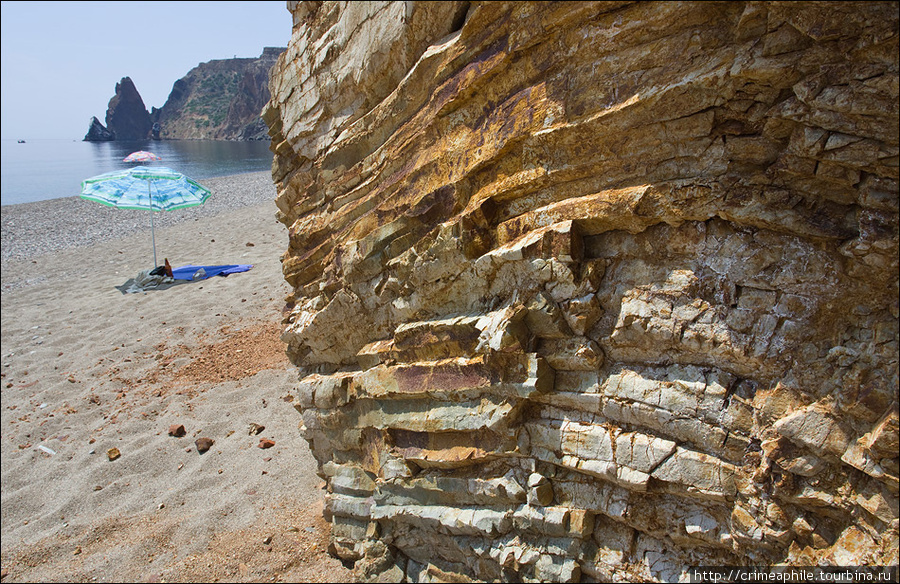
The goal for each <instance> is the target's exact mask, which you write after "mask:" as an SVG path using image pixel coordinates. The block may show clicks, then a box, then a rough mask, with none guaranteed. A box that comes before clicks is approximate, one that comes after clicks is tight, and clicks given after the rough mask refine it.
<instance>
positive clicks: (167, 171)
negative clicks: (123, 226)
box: [81, 166, 212, 211]
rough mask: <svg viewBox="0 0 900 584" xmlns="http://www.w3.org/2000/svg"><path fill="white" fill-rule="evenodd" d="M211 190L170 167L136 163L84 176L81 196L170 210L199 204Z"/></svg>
mask: <svg viewBox="0 0 900 584" xmlns="http://www.w3.org/2000/svg"><path fill="white" fill-rule="evenodd" d="M211 194H212V193H211V192H210V190H209V189H208V188H206V187H205V186H203V185H201V184H200V183H198V182H197V181H195V180H193V179H190V178H188V177H186V176H184V175H183V174H181V173H179V172H175V171H174V170H172V169H171V168H165V167H162V166H137V167H135V168H130V169H128V170H116V171H113V172H107V173H106V174H101V175H98V176H94V177H91V178H89V179H85V180H84V181H82V183H81V198H82V199H87V200H89V201H95V202H97V203H102V204H103V205H109V206H110V207H116V208H117V209H143V210H150V209H152V210H154V211H173V210H175V209H184V208H185V207H195V206H197V205H202V204H203V203H205V202H206V199H208V198H209V196H210V195H211Z"/></svg>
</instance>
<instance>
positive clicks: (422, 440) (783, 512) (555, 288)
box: [264, 2, 898, 581]
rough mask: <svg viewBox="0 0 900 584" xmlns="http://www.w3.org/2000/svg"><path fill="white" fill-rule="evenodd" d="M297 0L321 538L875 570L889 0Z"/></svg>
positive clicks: (447, 567)
mask: <svg viewBox="0 0 900 584" xmlns="http://www.w3.org/2000/svg"><path fill="white" fill-rule="evenodd" d="M288 5H289V8H290V9H291V11H292V15H293V18H294V33H293V38H292V40H291V43H290V46H289V47H288V49H287V51H286V52H285V53H284V55H282V57H280V59H279V61H278V63H277V65H276V67H275V68H274V69H273V74H272V79H271V82H270V90H271V95H272V98H271V100H270V102H269V104H268V106H267V109H266V110H265V112H264V119H265V120H266V122H267V123H268V125H269V127H270V134H271V136H272V139H273V149H275V150H276V157H275V163H274V164H273V178H274V180H275V182H276V184H277V187H278V198H277V204H278V208H279V213H278V216H279V219H280V220H281V221H282V222H283V223H284V224H285V225H287V226H288V227H289V228H290V243H289V247H288V249H287V251H286V252H285V254H284V257H283V270H284V276H285V278H286V280H287V281H288V282H289V283H290V284H291V285H292V286H293V288H294V292H293V294H292V296H291V297H289V306H290V307H291V309H290V312H289V314H288V315H287V317H286V319H285V326H286V329H285V333H284V339H285V341H286V342H287V344H288V353H289V355H290V357H291V359H292V361H293V363H295V364H296V366H297V367H298V368H299V371H300V381H299V384H298V388H297V402H298V403H299V406H298V409H299V410H300V411H301V413H302V419H303V424H304V425H303V428H304V430H303V431H304V432H305V436H306V438H307V439H308V441H309V443H310V446H311V448H312V451H313V453H314V454H315V456H316V458H317V460H318V461H319V465H320V472H321V474H322V476H323V477H324V478H325V479H326V481H327V486H328V495H327V509H326V516H327V517H328V519H329V520H330V521H331V523H332V526H333V551H334V553H336V554H337V555H338V556H340V557H341V558H344V559H346V560H349V561H354V562H357V567H358V568H359V569H360V573H361V575H363V576H366V577H368V576H374V575H377V574H380V575H381V577H382V578H386V579H389V580H392V581H400V580H402V579H404V578H405V579H407V580H409V581H463V580H464V579H465V578H473V579H477V580H495V579H496V580H504V581H538V580H540V581H578V580H583V581H593V580H604V581H605V580H613V581H643V580H651V581H652V580H672V579H677V578H679V577H684V576H685V574H686V570H687V569H688V567H689V566H698V565H736V564H750V565H771V564H775V563H787V564H793V565H805V566H809V565H816V564H837V565H853V564H870V563H871V564H894V565H896V564H897V561H898V557H897V549H898V498H897V493H898V451H897V446H898V413H897V412H898V410H897V401H898V381H897V376H898V37H897V28H898V8H897V4H895V3H889V2H874V3H849V2H827V3H777V2H724V3H707V2H696V3H692V2H686V3H682V2H649V3H630V2H598V3H590V2H577V3H544V2H510V3H506V2H485V3H478V2H472V3H468V2H438V3H418V2H368V3H341V2H324V3H319V2H289V3H288Z"/></svg>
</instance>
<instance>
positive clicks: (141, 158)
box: [122, 150, 162, 162]
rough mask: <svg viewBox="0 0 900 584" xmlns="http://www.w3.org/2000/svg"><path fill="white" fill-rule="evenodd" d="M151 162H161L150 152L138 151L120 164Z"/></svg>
mask: <svg viewBox="0 0 900 584" xmlns="http://www.w3.org/2000/svg"><path fill="white" fill-rule="evenodd" d="M151 160H162V158H160V157H159V156H157V155H156V154H154V153H152V152H147V151H146V150H138V151H137V152H132V153H131V154H129V155H128V156H126V157H125V158H123V159H122V162H150V161H151Z"/></svg>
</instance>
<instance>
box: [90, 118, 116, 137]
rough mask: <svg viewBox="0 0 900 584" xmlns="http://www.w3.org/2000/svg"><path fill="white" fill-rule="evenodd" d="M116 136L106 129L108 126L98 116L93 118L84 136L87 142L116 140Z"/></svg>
mask: <svg viewBox="0 0 900 584" xmlns="http://www.w3.org/2000/svg"><path fill="white" fill-rule="evenodd" d="M115 139H116V136H115V135H114V134H113V133H112V132H110V131H109V130H107V129H106V126H104V125H103V124H101V123H100V120H98V119H97V116H94V117H92V118H91V125H90V127H89V128H88V132H87V134H85V136H84V141H85V142H109V141H111V140H115Z"/></svg>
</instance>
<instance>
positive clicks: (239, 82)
mask: <svg viewBox="0 0 900 584" xmlns="http://www.w3.org/2000/svg"><path fill="white" fill-rule="evenodd" d="M284 50H285V49H284V48H283V47H266V48H264V49H263V52H262V54H261V55H260V56H259V57H258V58H240V59H239V58H234V59H215V60H212V61H208V62H206V63H201V64H200V65H198V66H197V67H194V68H193V69H191V70H190V71H189V72H188V74H187V75H185V76H184V77H182V78H181V79H179V80H178V81H176V82H175V84H174V85H173V86H172V91H171V92H170V93H169V97H168V99H167V100H166V103H165V104H164V105H163V106H162V107H161V108H156V107H153V108H152V109H151V111H149V112H148V111H147V108H146V106H145V105H144V100H143V99H142V98H141V94H140V93H139V92H138V90H137V88H136V87H135V85H134V82H132V80H131V78H130V77H123V78H122V80H121V81H119V82H118V83H116V93H115V95H114V96H113V97H112V98H111V99H110V100H109V105H108V106H107V109H106V124H105V125H104V124H103V123H101V122H100V120H98V119H97V117H96V116H95V117H92V118H91V122H90V126H89V128H88V132H87V134H86V135H85V136H84V141H86V142H108V141H112V140H146V139H153V140H268V139H269V135H268V128H267V126H266V124H265V122H264V121H263V120H262V118H261V117H260V112H261V111H262V108H263V107H264V106H265V105H266V102H268V101H269V69H271V68H272V65H274V64H275V61H276V60H277V59H278V57H279V55H281V53H282V52H284Z"/></svg>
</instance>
